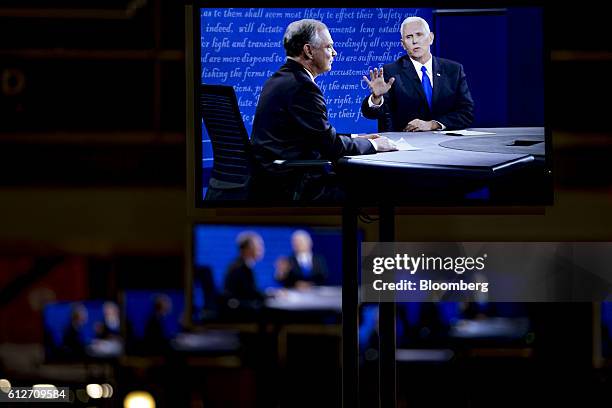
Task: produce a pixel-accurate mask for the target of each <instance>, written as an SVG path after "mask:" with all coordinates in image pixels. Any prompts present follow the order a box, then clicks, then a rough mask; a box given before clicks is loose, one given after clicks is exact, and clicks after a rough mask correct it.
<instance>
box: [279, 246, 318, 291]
mask: <svg viewBox="0 0 612 408" xmlns="http://www.w3.org/2000/svg"><path fill="white" fill-rule="evenodd" d="M289 264H290V265H291V269H290V270H289V272H288V273H287V276H286V277H285V279H282V280H280V283H281V284H282V285H283V286H284V287H286V288H291V287H293V286H295V283H296V282H297V281H300V280H301V281H307V282H312V283H314V284H315V285H323V284H324V283H325V280H326V279H327V262H325V258H323V257H322V256H321V255H317V254H313V255H312V270H311V271H310V274H309V275H308V276H306V274H305V272H304V270H302V267H301V266H300V264H299V263H298V261H297V258H296V257H295V255H291V256H290V257H289Z"/></svg>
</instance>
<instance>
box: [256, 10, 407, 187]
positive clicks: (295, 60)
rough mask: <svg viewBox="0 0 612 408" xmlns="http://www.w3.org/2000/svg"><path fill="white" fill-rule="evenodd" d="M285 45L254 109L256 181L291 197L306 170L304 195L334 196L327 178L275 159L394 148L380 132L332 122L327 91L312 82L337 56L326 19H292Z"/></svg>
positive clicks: (328, 157) (330, 156)
mask: <svg viewBox="0 0 612 408" xmlns="http://www.w3.org/2000/svg"><path fill="white" fill-rule="evenodd" d="M283 45H284V48H285V51H286V53H287V62H286V63H285V64H284V65H283V66H282V67H281V68H280V69H279V70H278V71H277V72H276V73H274V75H272V77H271V78H269V79H268V80H267V81H266V83H265V85H264V87H263V90H262V92H261V95H260V96H259V101H258V103H257V109H256V111H255V119H254V121H253V134H252V137H251V142H252V145H253V153H254V156H255V161H256V166H257V168H256V174H258V177H257V176H256V179H257V178H259V183H255V184H256V185H257V188H259V189H262V188H264V189H268V190H269V193H270V195H268V196H266V197H264V198H269V197H270V196H272V197H274V196H276V197H281V198H282V197H286V198H289V197H291V196H292V194H293V190H294V188H295V185H296V184H297V183H298V182H299V180H303V177H304V175H305V173H306V178H307V181H306V184H307V185H306V186H305V188H304V191H305V192H307V193H306V195H305V197H302V199H304V198H306V199H326V198H330V197H329V195H330V193H331V194H332V195H333V193H332V192H330V191H329V190H330V189H328V188H327V187H329V186H328V185H327V182H326V178H325V177H319V176H320V174H319V175H317V174H314V173H313V174H309V173H308V171H307V170H303V169H302V170H299V169H295V168H291V169H282V170H281V169H279V168H278V167H277V166H275V163H274V161H275V160H316V159H325V160H331V161H333V160H337V159H339V158H340V157H342V156H345V155H359V154H369V153H375V152H376V151H386V150H394V149H395V147H394V145H393V143H392V142H391V141H390V140H389V139H387V138H385V137H379V136H378V135H376V134H371V135H364V136H358V137H351V136H350V135H340V134H338V133H337V132H336V129H334V127H333V126H332V125H331V124H330V123H329V121H328V117H327V107H326V105H325V99H324V97H323V93H322V92H321V90H320V89H319V87H318V86H317V84H316V83H315V82H314V79H315V78H316V77H317V75H319V74H322V73H324V72H327V71H329V70H331V66H332V62H333V59H334V57H335V56H336V51H335V50H334V46H333V41H332V38H331V35H330V34H329V31H328V29H327V27H326V26H325V24H323V23H321V22H320V21H317V20H310V19H305V20H299V21H294V22H293V23H291V24H289V26H288V27H287V30H286V31H285V35H284V37H283ZM262 180H264V181H263V182H262ZM260 195H261V190H260ZM326 195H327V197H326Z"/></svg>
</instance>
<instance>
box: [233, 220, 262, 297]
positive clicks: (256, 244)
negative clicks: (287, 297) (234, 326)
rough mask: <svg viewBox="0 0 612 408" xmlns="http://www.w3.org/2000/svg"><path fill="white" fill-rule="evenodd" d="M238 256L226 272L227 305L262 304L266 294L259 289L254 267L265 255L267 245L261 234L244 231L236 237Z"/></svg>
mask: <svg viewBox="0 0 612 408" xmlns="http://www.w3.org/2000/svg"><path fill="white" fill-rule="evenodd" d="M236 245H237V246H238V257H237V258H236V259H235V260H234V261H233V262H232V263H231V264H230V265H229V267H228V268H227V272H226V274H225V296H226V298H227V306H229V308H230V309H236V308H238V307H242V306H247V307H251V306H255V307H256V306H260V305H261V302H262V301H263V299H264V295H263V294H262V293H261V292H260V291H259V290H258V289H257V286H256V284H255V277H254V275H253V267H254V266H255V264H256V263H257V262H258V261H259V260H261V258H263V256H264V252H265V246H264V241H263V239H262V238H261V235H259V234H258V233H256V232H254V231H243V232H241V233H240V234H238V237H237V238H236Z"/></svg>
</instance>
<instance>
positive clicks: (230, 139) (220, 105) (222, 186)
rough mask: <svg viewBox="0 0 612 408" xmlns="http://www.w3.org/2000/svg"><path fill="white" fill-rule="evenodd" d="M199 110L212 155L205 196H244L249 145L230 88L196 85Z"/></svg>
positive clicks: (247, 175) (229, 198) (233, 93)
mask: <svg viewBox="0 0 612 408" xmlns="http://www.w3.org/2000/svg"><path fill="white" fill-rule="evenodd" d="M200 113H201V115H202V119H203V121H204V126H205V127H206V131H207V132H208V136H209V137H210V140H211V142H212V149H213V157H214V163H213V170H212V174H211V179H210V181H209V188H208V192H207V194H206V199H207V200H210V199H214V200H244V199H246V198H247V196H248V191H249V182H250V178H251V167H252V166H251V157H252V156H251V145H250V142H249V136H248V133H247V131H246V128H245V127H244V122H243V121H242V115H241V114H240V109H239V108H238V100H237V99H236V93H235V92H234V88H232V87H231V86H223V85H204V84H202V85H200Z"/></svg>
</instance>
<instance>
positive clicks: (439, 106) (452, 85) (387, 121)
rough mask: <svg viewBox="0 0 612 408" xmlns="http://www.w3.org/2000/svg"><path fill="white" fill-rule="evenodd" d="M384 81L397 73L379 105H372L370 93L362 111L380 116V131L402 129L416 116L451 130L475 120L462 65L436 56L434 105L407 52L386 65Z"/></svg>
mask: <svg viewBox="0 0 612 408" xmlns="http://www.w3.org/2000/svg"><path fill="white" fill-rule="evenodd" d="M383 68H384V77H385V81H388V80H389V78H391V77H395V82H394V83H393V85H392V86H391V89H390V90H389V92H387V94H385V95H384V100H385V101H384V103H383V106H381V107H380V108H370V106H369V105H368V98H369V97H370V95H368V96H367V97H366V98H365V99H364V100H363V102H362V104H361V112H362V113H363V116H365V117H366V118H368V119H378V131H379V132H401V131H403V130H404V127H406V125H407V124H408V122H410V121H411V120H413V119H422V120H436V121H438V122H440V123H442V124H443V125H444V126H446V128H447V129H448V130H453V129H464V128H466V127H469V126H470V125H471V123H472V121H473V120H474V101H473V100H472V96H471V95H470V90H469V89H468V85H467V81H466V79H465V73H464V72H463V66H462V65H461V64H459V63H457V62H454V61H450V60H447V59H444V58H436V57H433V61H432V69H433V84H434V85H433V95H432V109H430V108H429V105H428V104H427V99H426V98H425V92H423V85H421V81H420V80H419V76H418V74H417V72H416V70H415V69H414V65H413V64H412V62H411V61H410V57H409V56H408V55H405V56H403V57H402V58H400V59H398V60H397V61H395V62H393V63H391V64H387V65H385V66H383Z"/></svg>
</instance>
